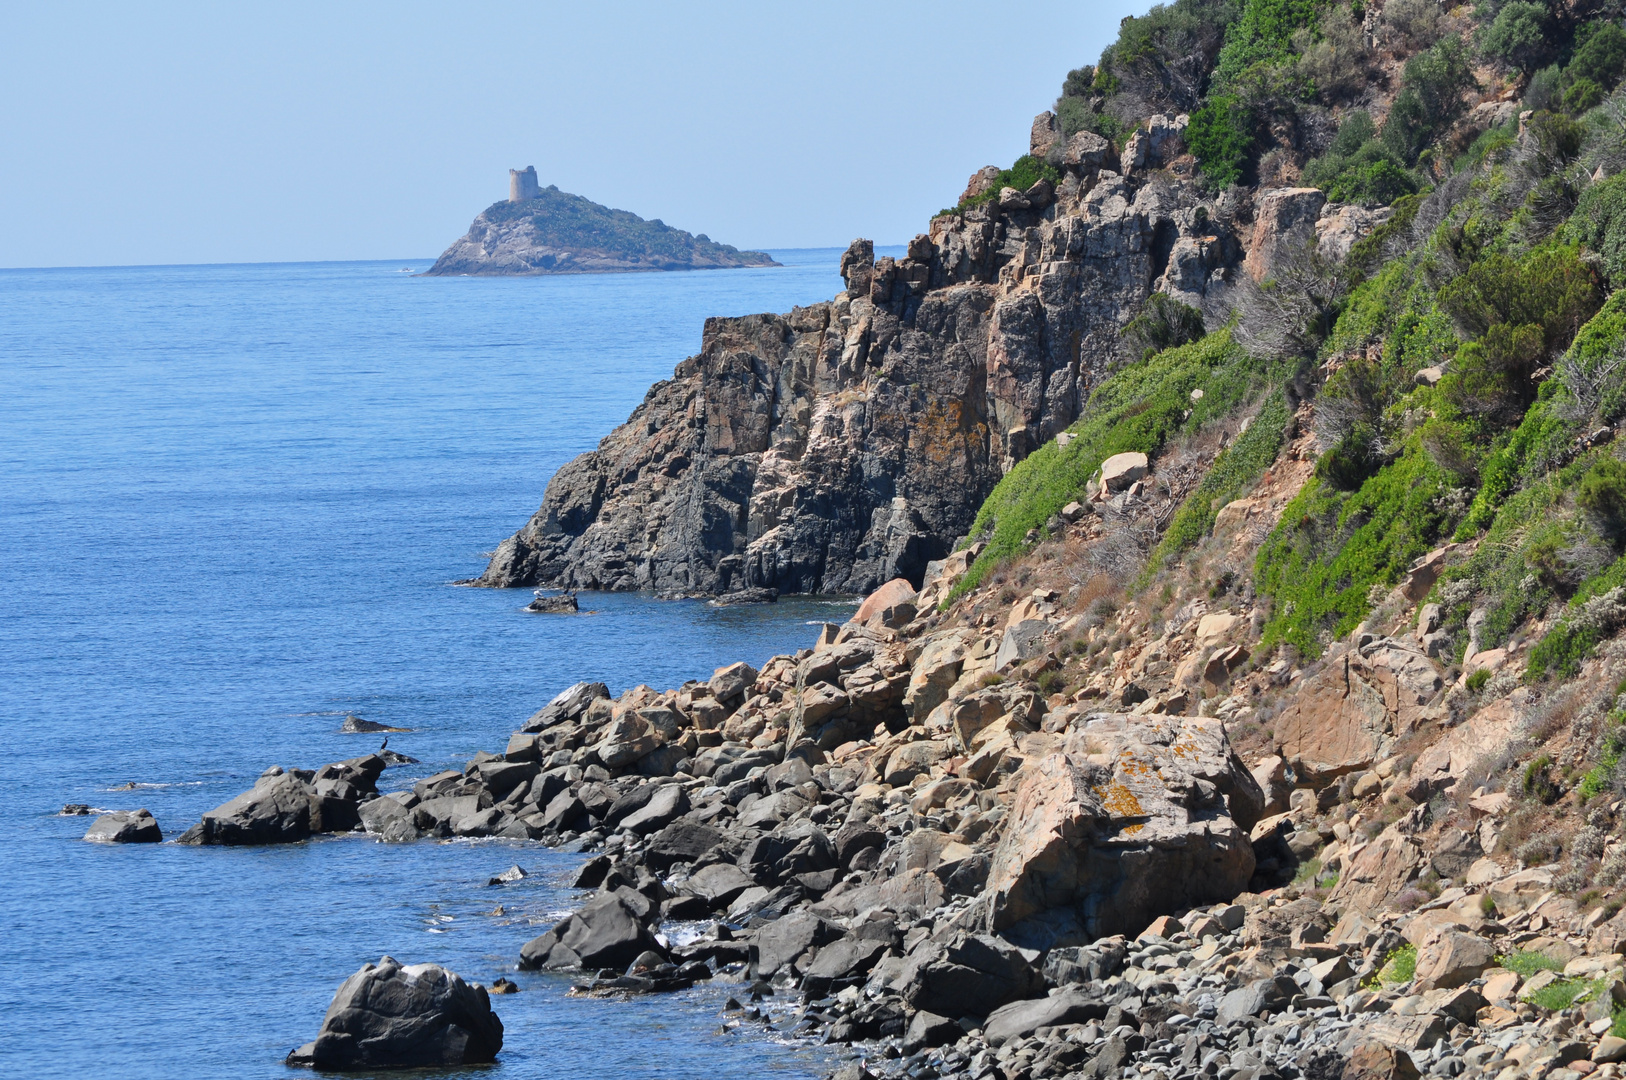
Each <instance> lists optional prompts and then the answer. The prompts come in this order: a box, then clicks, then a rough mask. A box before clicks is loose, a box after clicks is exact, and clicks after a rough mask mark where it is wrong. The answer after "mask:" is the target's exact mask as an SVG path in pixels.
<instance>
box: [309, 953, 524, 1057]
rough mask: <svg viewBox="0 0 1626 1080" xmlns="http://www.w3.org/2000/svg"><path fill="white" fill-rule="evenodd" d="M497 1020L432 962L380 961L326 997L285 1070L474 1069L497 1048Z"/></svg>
mask: <svg viewBox="0 0 1626 1080" xmlns="http://www.w3.org/2000/svg"><path fill="white" fill-rule="evenodd" d="M502 1035H503V1031H502V1021H501V1020H499V1019H498V1018H497V1014H496V1013H494V1012H492V1011H491V998H490V997H489V996H488V995H487V993H486V990H485V988H484V987H482V986H478V985H472V986H471V985H470V984H469V983H466V982H464V981H463V979H462V978H461V977H460V976H458V975H457V974H456V973H455V972H451V971H447V970H446V969H445V968H443V967H441V966H440V965H439V964H407V965H403V964H401V963H400V962H399V961H397V960H395V959H394V958H392V957H389V956H385V957H383V958H382V959H380V960H379V962H378V963H377V964H368V965H366V966H365V967H363V968H362V969H361V970H360V971H358V972H356V973H355V974H354V975H352V976H350V977H349V978H348V979H346V980H345V981H344V984H343V985H342V986H340V987H339V991H338V993H336V994H334V995H333V1003H332V1004H331V1005H329V1006H328V1010H327V1015H326V1016H325V1017H323V1019H322V1029H321V1031H320V1032H319V1033H318V1034H317V1036H316V1039H315V1041H314V1042H309V1043H306V1044H305V1045H304V1046H301V1047H300V1048H299V1049H297V1050H295V1051H294V1052H293V1053H291V1054H289V1055H288V1064H290V1065H307V1066H311V1067H314V1068H317V1069H332V1070H340V1071H349V1070H361V1069H416V1068H430V1067H435V1066H455V1065H481V1064H485V1063H488V1062H492V1061H495V1060H496V1059H497V1052H498V1051H499V1050H501V1049H502Z"/></svg>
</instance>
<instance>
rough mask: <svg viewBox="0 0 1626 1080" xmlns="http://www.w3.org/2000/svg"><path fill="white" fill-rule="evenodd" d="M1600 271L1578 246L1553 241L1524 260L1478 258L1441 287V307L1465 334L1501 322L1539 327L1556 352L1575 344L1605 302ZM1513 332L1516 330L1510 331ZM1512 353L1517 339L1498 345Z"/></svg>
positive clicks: (1478, 333) (1497, 255)
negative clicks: (1583, 258) (1578, 333)
mask: <svg viewBox="0 0 1626 1080" xmlns="http://www.w3.org/2000/svg"><path fill="white" fill-rule="evenodd" d="M1598 286H1599V283H1598V280H1597V275H1596V274H1594V273H1593V271H1592V269H1591V268H1590V267H1588V266H1587V265H1586V264H1585V263H1584V262H1582V261H1581V258H1580V252H1578V251H1577V250H1576V249H1575V248H1574V247H1572V246H1552V247H1547V248H1543V249H1540V250H1538V251H1535V252H1533V253H1531V254H1530V255H1528V256H1526V257H1525V258H1523V259H1514V258H1512V257H1510V256H1508V255H1504V254H1501V253H1494V254H1491V255H1487V256H1486V257H1485V258H1483V259H1481V260H1479V261H1478V262H1476V263H1474V264H1473V265H1472V266H1470V267H1469V268H1468V270H1467V271H1466V272H1465V273H1463V274H1460V275H1458V276H1457V277H1456V278H1454V279H1453V280H1452V281H1451V282H1450V283H1448V284H1447V285H1446V286H1445V287H1444V288H1442V289H1441V290H1440V292H1439V299H1438V304H1439V307H1440V310H1441V311H1443V312H1445V313H1446V314H1447V315H1449V316H1450V317H1451V319H1452V321H1453V322H1455V323H1456V324H1457V327H1458V328H1459V329H1460V330H1462V332H1463V333H1465V334H1467V335H1469V336H1471V337H1479V336H1482V335H1484V334H1486V333H1487V332H1488V331H1489V330H1490V329H1491V328H1492V327H1494V326H1497V325H1498V324H1502V325H1506V326H1509V327H1515V328H1521V327H1524V326H1528V325H1533V326H1536V327H1537V328H1538V330H1539V333H1540V346H1541V347H1542V348H1544V349H1546V350H1549V351H1556V350H1557V349H1559V348H1562V347H1563V346H1566V345H1568V344H1569V343H1570V341H1571V339H1572V338H1574V336H1575V333H1576V331H1577V330H1579V329H1580V328H1581V326H1582V324H1583V323H1585V322H1586V321H1587V320H1588V319H1590V318H1591V317H1592V316H1593V314H1594V313H1595V312H1596V311H1597V310H1598V308H1599V307H1600V306H1601V305H1602V303H1603V297H1602V295H1601V290H1600V289H1599V287H1598ZM1509 333H1513V331H1509ZM1495 347H1496V348H1497V349H1500V350H1502V351H1503V352H1504V354H1506V355H1512V354H1513V353H1516V351H1517V349H1518V348H1519V347H1520V346H1519V343H1518V342H1517V341H1515V340H1511V339H1509V340H1505V341H1503V342H1501V343H1500V344H1498V345H1497V346H1495Z"/></svg>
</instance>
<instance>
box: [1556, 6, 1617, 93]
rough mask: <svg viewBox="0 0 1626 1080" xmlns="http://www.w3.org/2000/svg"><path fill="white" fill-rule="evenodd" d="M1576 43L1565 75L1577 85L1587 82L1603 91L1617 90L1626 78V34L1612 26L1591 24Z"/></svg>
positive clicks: (1608, 23)
mask: <svg viewBox="0 0 1626 1080" xmlns="http://www.w3.org/2000/svg"><path fill="white" fill-rule="evenodd" d="M1576 41H1577V46H1576V49H1575V54H1574V55H1573V56H1572V57H1571V58H1570V62H1569V66H1568V67H1567V68H1565V74H1566V75H1568V76H1569V77H1570V79H1572V80H1573V81H1574V82H1576V83H1579V82H1581V81H1582V80H1587V81H1590V82H1592V83H1595V84H1597V86H1598V87H1599V88H1600V89H1601V90H1604V91H1608V90H1612V89H1614V87H1615V85H1616V84H1617V83H1619V82H1620V80H1621V76H1623V75H1626V30H1622V29H1621V28H1620V27H1619V26H1618V25H1616V24H1615V23H1612V22H1593V23H1588V24H1587V25H1586V26H1585V27H1583V29H1582V32H1581V33H1578V34H1577V35H1576Z"/></svg>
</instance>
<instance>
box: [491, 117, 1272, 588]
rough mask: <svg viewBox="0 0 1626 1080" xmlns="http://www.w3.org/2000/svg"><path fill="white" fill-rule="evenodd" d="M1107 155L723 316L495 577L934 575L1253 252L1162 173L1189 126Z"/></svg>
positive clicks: (562, 483) (521, 536) (1097, 154)
mask: <svg viewBox="0 0 1626 1080" xmlns="http://www.w3.org/2000/svg"><path fill="white" fill-rule="evenodd" d="M1035 132H1036V134H1035V138H1036V139H1037V138H1040V137H1041V135H1043V134H1044V133H1043V132H1041V131H1040V125H1037V124H1036V125H1035ZM1044 137H1045V138H1051V136H1048V135H1046V136H1044ZM1046 148H1047V147H1038V146H1036V147H1035V149H1036V150H1037V151H1038V152H1040V153H1042V152H1044V150H1045V149H1046ZM1109 150H1110V148H1109V147H1108V145H1107V143H1106V142H1105V141H1104V140H1102V139H1100V138H1098V137H1097V136H1094V135H1092V134H1090V133H1088V132H1083V133H1080V134H1079V135H1076V136H1074V137H1073V139H1072V141H1071V142H1069V143H1068V144H1067V145H1066V147H1065V150H1064V152H1062V153H1061V154H1060V155H1059V157H1060V160H1061V161H1062V162H1063V163H1064V167H1065V169H1066V173H1065V178H1064V179H1063V181H1062V182H1061V184H1060V185H1059V186H1054V187H1053V186H1052V185H1051V184H1050V182H1049V181H1044V180H1041V181H1039V182H1038V183H1037V184H1035V185H1034V186H1033V187H1032V188H1031V189H1029V190H1027V191H1025V192H1018V191H1016V190H1014V189H1005V190H1004V191H1002V192H1001V194H1000V196H999V198H998V199H997V200H995V201H993V202H989V203H986V204H984V205H982V206H980V207H977V208H975V209H970V210H966V211H964V212H963V213H954V214H946V215H943V216H940V217H938V218H936V219H935V220H934V221H933V222H932V227H931V232H930V234H929V235H921V236H917V237H916V238H915V239H914V240H913V241H911V242H910V244H909V247H908V253H907V255H906V256H905V257H904V258H902V259H898V260H894V259H892V258H889V257H888V258H882V259H879V260H876V259H875V258H874V252H873V247H872V246H871V244H870V243H869V242H868V241H863V240H860V241H857V242H855V243H854V244H853V245H852V247H851V248H849V250H848V251H847V253H846V255H845V256H844V257H843V258H842V262H841V268H842V276H843V279H844V281H845V283H846V286H847V287H846V290H845V291H844V292H842V293H840V294H838V295H837V296H836V298H835V299H834V300H832V301H830V302H828V303H821V304H815V305H813V306H811V307H807V308H798V309H796V310H795V311H793V312H791V313H790V314H788V315H753V316H748V317H745V318H737V319H710V320H707V322H706V325H705V332H704V336H703V339H702V344H701V350H700V353H699V354H698V355H696V356H694V357H692V358H690V359H688V360H686V361H684V362H683V363H682V364H680V365H679V366H678V368H677V370H676V371H675V372H674V374H673V377H672V379H671V380H669V381H666V382H662V383H658V384H656V385H655V387H654V388H652V389H651V390H650V392H649V394H648V396H647V397H646V398H645V399H644V402H643V404H642V405H640V406H639V407H638V408H637V409H636V410H635V411H634V412H633V415H632V417H631V418H630V419H629V420H628V422H627V423H626V424H624V425H622V426H621V427H620V428H617V429H616V430H615V431H614V432H613V433H611V434H610V435H609V436H608V437H607V438H606V439H605V440H604V441H603V442H602V443H601V444H600V446H599V448H598V449H597V450H595V451H593V452H591V453H588V454H584V455H582V456H581V457H579V458H577V459H575V460H574V461H572V462H570V463H569V464H568V465H566V466H565V467H564V468H563V469H561V470H560V471H559V473H558V474H557V475H556V476H555V477H554V478H553V480H552V481H551V482H550V483H549V484H548V488H547V492H546V494H545V496H544V499H543V503H542V507H541V509H540V510H538V511H537V513H536V515H535V516H534V517H532V519H531V521H530V522H529V523H528V524H527V525H526V526H525V528H524V529H522V530H521V531H520V532H519V533H517V534H516V535H514V536H513V537H511V538H509V539H508V540H506V541H504V542H503V543H502V545H501V546H500V547H499V548H498V549H497V552H496V554H495V556H494V557H493V558H492V560H491V563H490V566H489V567H488V568H487V569H486V572H485V573H484V574H483V575H482V576H481V578H479V579H478V583H479V584H482V585H488V586H497V587H508V586H519V585H554V586H561V587H574V588H594V589H654V590H658V591H667V592H678V593H708V594H710V593H726V592H730V591H735V590H739V589H745V588H773V589H777V590H779V591H781V592H838V591H839V592H867V591H869V590H870V589H873V588H874V587H876V586H877V585H879V584H880V583H882V582H884V581H886V580H888V579H890V578H893V577H897V576H902V577H905V578H908V579H910V580H911V581H913V582H914V583H916V584H919V583H920V581H921V577H922V574H923V573H924V570H925V566H926V563H927V562H928V561H930V560H932V559H935V558H939V557H941V556H942V555H943V554H945V553H946V551H947V550H948V547H949V545H950V544H952V543H953V541H954V540H955V539H956V538H958V537H960V536H962V535H964V534H965V532H966V530H967V529H968V528H969V526H970V524H971V521H972V518H973V517H974V516H975V514H976V511H977V508H978V506H979V505H980V504H981V503H982V500H983V499H984V497H985V496H986V495H987V494H988V492H989V491H990V490H991V489H992V488H993V485H994V484H995V483H996V482H997V481H998V480H999V478H1000V477H1001V476H1002V475H1004V472H1005V471H1006V470H1007V469H1008V468H1009V467H1010V466H1011V465H1012V464H1014V463H1015V462H1017V461H1019V460H1021V459H1022V458H1023V457H1025V456H1026V455H1027V454H1028V453H1030V452H1031V451H1032V450H1034V449H1035V448H1037V447H1038V446H1040V445H1042V444H1043V443H1044V442H1045V441H1047V440H1049V439H1051V438H1053V437H1054V436H1055V435H1056V433H1057V432H1059V431H1062V430H1063V429H1065V428H1066V427H1067V426H1068V425H1069V424H1071V423H1072V422H1073V420H1074V419H1076V418H1077V417H1078V415H1079V411H1080V409H1081V407H1082V405H1083V403H1084V401H1085V399H1086V398H1087V397H1088V395H1089V392H1090V390H1091V388H1092V387H1093V386H1094V384H1095V383H1096V382H1097V381H1098V379H1099V378H1100V376H1101V375H1102V373H1103V372H1104V371H1105V370H1106V369H1107V367H1108V366H1109V364H1110V363H1111V362H1112V360H1113V358H1114V356H1115V355H1116V354H1117V351H1118V348H1119V331H1120V329H1121V327H1122V326H1123V324H1124V323H1125V322H1126V321H1127V320H1128V319H1129V318H1130V317H1131V316H1132V315H1133V314H1134V313H1135V312H1136V310H1137V309H1138V308H1139V306H1140V305H1141V303H1142V302H1143V301H1144V300H1145V299H1146V297H1147V296H1148V295H1149V294H1150V292H1151V291H1152V290H1153V289H1164V290H1167V291H1169V292H1171V293H1174V294H1176V295H1178V296H1180V297H1181V298H1182V299H1185V300H1187V301H1188V302H1195V303H1202V302H1204V300H1205V298H1207V297H1208V296H1209V294H1210V292H1211V291H1212V289H1211V286H1212V285H1213V284H1215V283H1216V282H1223V281H1224V279H1225V278H1226V276H1227V274H1228V273H1230V271H1229V269H1228V268H1230V267H1233V266H1235V265H1236V264H1237V263H1238V262H1239V261H1240V259H1241V254H1242V246H1243V244H1242V241H1240V240H1239V239H1238V238H1237V236H1236V235H1235V232H1234V229H1233V227H1232V225H1230V224H1228V223H1226V222H1227V211H1225V210H1224V209H1223V208H1222V207H1217V206H1215V205H1214V204H1212V203H1208V202H1205V201H1204V200H1203V198H1202V197H1201V194H1200V192H1199V190H1198V189H1197V187H1196V186H1195V185H1194V184H1192V183H1190V182H1189V181H1186V180H1183V179H1181V178H1180V176H1179V175H1178V174H1177V173H1175V172H1170V171H1167V170H1164V169H1161V168H1157V166H1161V165H1164V164H1167V163H1169V162H1170V161H1172V160H1174V159H1175V158H1176V156H1177V155H1178V153H1179V150H1180V146H1179V141H1178V138H1177V137H1176V136H1173V135H1170V136H1168V137H1167V138H1165V139H1163V140H1162V141H1161V142H1159V143H1158V144H1157V148H1156V150H1155V151H1154V150H1151V149H1148V147H1147V145H1143V144H1137V147H1136V152H1135V154H1133V155H1129V156H1126V157H1125V158H1124V159H1123V160H1122V161H1119V160H1117V159H1111V160H1109ZM1160 155H1162V156H1160ZM1186 160H1187V161H1189V158H1188V159H1186ZM1120 168H1124V169H1126V170H1127V175H1126V174H1125V173H1120V172H1119V171H1117V170H1118V169H1120ZM979 176H980V174H979ZM976 180H977V178H975V177H974V178H973V187H975V186H976Z"/></svg>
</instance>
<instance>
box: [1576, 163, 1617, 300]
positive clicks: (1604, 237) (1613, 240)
mask: <svg viewBox="0 0 1626 1080" xmlns="http://www.w3.org/2000/svg"><path fill="white" fill-rule="evenodd" d="M1571 228H1572V229H1573V232H1574V234H1575V238H1576V239H1577V240H1579V241H1580V242H1581V243H1582V244H1585V245H1586V246H1587V247H1588V248H1590V249H1591V250H1593V251H1595V252H1597V253H1598V254H1599V255H1600V256H1602V258H1603V267H1604V273H1605V274H1606V275H1608V278H1609V282H1610V284H1612V285H1614V286H1616V287H1619V286H1622V285H1626V173H1622V174H1621V175H1619V176H1611V177H1610V178H1609V179H1607V180H1605V181H1604V182H1603V183H1601V184H1593V185H1592V186H1591V187H1590V188H1588V189H1587V190H1586V193H1585V194H1584V195H1582V196H1581V202H1580V205H1579V206H1577V207H1576V212H1575V217H1574V218H1573V225H1572V226H1571Z"/></svg>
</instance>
